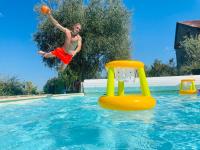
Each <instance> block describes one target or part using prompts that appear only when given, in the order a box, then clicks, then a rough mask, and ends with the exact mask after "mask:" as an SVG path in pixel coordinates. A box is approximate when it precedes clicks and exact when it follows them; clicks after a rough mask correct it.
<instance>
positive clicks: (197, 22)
mask: <svg viewBox="0 0 200 150" xmlns="http://www.w3.org/2000/svg"><path fill="white" fill-rule="evenodd" d="M179 23H180V24H184V25H188V26H191V27H197V28H200V20H193V21H184V22H179Z"/></svg>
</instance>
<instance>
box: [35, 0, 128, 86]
mask: <svg viewBox="0 0 200 150" xmlns="http://www.w3.org/2000/svg"><path fill="white" fill-rule="evenodd" d="M55 8H56V10H54V11H53V16H54V17H55V19H56V20H58V22H59V23H60V24H61V25H63V26H65V27H68V28H70V27H71V26H72V25H73V24H75V23H77V22H80V23H81V24H82V32H81V33H80V34H81V36H82V39H83V46H82V50H81V51H80V53H78V54H77V55H76V56H75V57H74V58H73V60H72V62H71V63H70V65H69V66H68V67H67V69H66V70H65V72H64V73H62V79H63V76H65V77H64V78H65V83H66V84H67V85H66V86H71V85H73V83H74V82H75V80H77V79H79V80H81V81H83V80H84V79H88V78H96V77H97V76H99V73H100V72H101V71H102V70H103V69H104V66H105V63H107V62H109V61H111V60H117V59H129V58H130V41H129V32H130V31H129V26H130V16H131V13H130V12H129V11H128V10H127V9H126V8H125V7H124V6H123V3H122V0H115V1H111V0H90V1H89V3H88V4H87V5H85V4H84V3H83V1H82V0H63V1H59V3H57V7H55ZM41 18H42V19H41V23H40V24H39V26H38V31H37V32H36V33H35V35H34V40H35V42H36V43H37V46H38V48H39V49H42V50H44V51H46V52H49V51H51V50H53V49H54V48H56V47H58V46H62V44H63V42H64V38H65V37H64V36H65V34H64V33H61V32H60V31H59V30H58V29H56V28H55V27H54V26H53V25H52V23H51V22H50V21H49V20H48V19H45V18H44V17H41ZM43 62H44V63H45V65H47V66H49V67H54V68H57V67H58V65H59V61H58V60H57V59H43ZM68 73H71V74H70V75H69V74H68ZM72 76H73V77H72ZM74 76H75V77H74ZM69 78H72V79H71V80H69Z"/></svg>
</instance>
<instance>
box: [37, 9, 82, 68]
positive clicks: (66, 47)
mask: <svg viewBox="0 0 200 150" xmlns="http://www.w3.org/2000/svg"><path fill="white" fill-rule="evenodd" d="M47 16H48V18H49V19H50V21H51V22H52V23H53V25H54V26H55V27H57V28H58V29H59V30H61V31H62V32H64V33H65V42H64V44H63V46H62V47H57V48H56V49H54V50H53V51H51V52H48V53H47V52H44V51H42V50H40V51H38V53H39V54H40V55H42V56H43V57H45V58H52V57H57V58H59V59H60V60H61V62H62V65H61V71H64V70H65V68H66V67H67V65H68V64H69V63H70V62H71V60H72V58H73V57H74V56H75V55H76V54H77V53H78V52H79V51H80V50H81V46H82V38H81V36H80V35H79V32H80V31H81V24H80V23H76V24H74V25H73V26H72V30H69V29H68V28H66V27H63V26H61V25H60V24H59V23H58V21H56V20H55V19H54V18H53V16H52V15H51V11H49V12H48V13H47Z"/></svg>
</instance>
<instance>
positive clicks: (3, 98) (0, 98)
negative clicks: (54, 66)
mask: <svg viewBox="0 0 200 150" xmlns="http://www.w3.org/2000/svg"><path fill="white" fill-rule="evenodd" d="M71 96H84V93H70V94H43V95H16V96H0V103H6V102H15V101H22V100H34V99H42V98H47V97H51V98H56V97H60V98H62V97H63V98H64V97H71Z"/></svg>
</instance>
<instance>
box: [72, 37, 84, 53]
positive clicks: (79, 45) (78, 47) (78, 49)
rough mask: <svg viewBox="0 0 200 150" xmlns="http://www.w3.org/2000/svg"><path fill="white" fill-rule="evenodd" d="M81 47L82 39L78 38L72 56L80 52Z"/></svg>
mask: <svg viewBox="0 0 200 150" xmlns="http://www.w3.org/2000/svg"><path fill="white" fill-rule="evenodd" d="M81 47H82V38H81V37H79V39H78V46H77V48H76V49H75V51H74V52H75V53H74V55H76V53H78V52H80V50H81Z"/></svg>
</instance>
